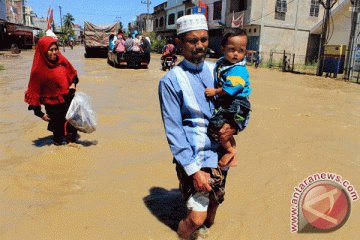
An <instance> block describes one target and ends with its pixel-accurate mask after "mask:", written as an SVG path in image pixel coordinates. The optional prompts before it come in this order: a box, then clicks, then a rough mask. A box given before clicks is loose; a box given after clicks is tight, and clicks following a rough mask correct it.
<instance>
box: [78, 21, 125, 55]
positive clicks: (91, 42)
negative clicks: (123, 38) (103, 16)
mask: <svg viewBox="0 0 360 240" xmlns="http://www.w3.org/2000/svg"><path fill="white" fill-rule="evenodd" d="M119 29H120V22H116V23H114V24H110V25H95V24H92V23H90V22H88V21H85V22H84V36H85V41H84V43H85V44H84V46H85V57H105V58H106V57H107V52H108V48H109V36H110V34H114V35H115V34H116V33H117V32H118V30H119Z"/></svg>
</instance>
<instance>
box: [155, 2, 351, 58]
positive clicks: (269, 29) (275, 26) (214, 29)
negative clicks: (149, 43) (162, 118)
mask: <svg viewBox="0 0 360 240" xmlns="http://www.w3.org/2000/svg"><path fill="white" fill-rule="evenodd" d="M201 2H202V3H205V4H206V5H207V12H206V14H205V16H206V17H207V20H208V23H209V35H210V45H211V46H212V47H213V48H218V46H216V45H219V44H218V43H219V42H220V39H221V37H222V35H223V33H224V31H225V30H226V29H228V28H231V23H232V20H233V19H237V18H239V17H241V16H242V18H243V24H242V26H241V28H243V29H245V30H246V32H247V33H248V35H249V50H252V51H259V52H260V54H261V55H262V59H263V61H267V60H268V59H270V57H271V58H273V60H274V61H277V60H280V59H282V58H283V55H284V52H285V54H286V55H287V56H289V57H294V56H295V57H294V59H295V63H301V64H304V63H305V62H306V61H314V60H316V59H317V55H318V52H319V49H318V46H319V44H320V35H321V29H322V26H323V17H324V12H325V9H324V7H323V6H322V5H321V4H320V1H318V0H308V1H302V0H202V1H201ZM201 2H200V1H198V0H184V1H180V0H168V1H167V2H164V3H162V4H160V5H158V6H156V7H155V8H154V13H153V18H154V32H155V33H157V34H159V35H161V36H162V37H164V36H165V37H167V36H169V35H171V36H172V35H175V34H176V19H177V18H179V17H181V16H183V15H186V14H193V13H194V12H193V9H194V8H193V7H194V6H199V5H200V4H201ZM334 3H335V5H334V6H333V8H332V9H331V19H332V21H331V24H332V25H331V29H332V32H330V34H329V37H328V42H327V44H336V45H347V44H348V41H349V35H350V26H351V13H350V12H349V7H350V6H351V0H338V1H335V2H334ZM165 16H166V17H165ZM217 50H218V49H217Z"/></svg>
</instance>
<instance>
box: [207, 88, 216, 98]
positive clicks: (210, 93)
mask: <svg viewBox="0 0 360 240" xmlns="http://www.w3.org/2000/svg"><path fill="white" fill-rule="evenodd" d="M205 96H207V97H215V96H216V89H215V88H206V89H205Z"/></svg>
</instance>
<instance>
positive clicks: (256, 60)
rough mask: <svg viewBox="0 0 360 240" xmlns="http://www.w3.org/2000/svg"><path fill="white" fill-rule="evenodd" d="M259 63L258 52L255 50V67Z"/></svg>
mask: <svg viewBox="0 0 360 240" xmlns="http://www.w3.org/2000/svg"><path fill="white" fill-rule="evenodd" d="M259 65H260V54H259V52H255V68H258V67H259Z"/></svg>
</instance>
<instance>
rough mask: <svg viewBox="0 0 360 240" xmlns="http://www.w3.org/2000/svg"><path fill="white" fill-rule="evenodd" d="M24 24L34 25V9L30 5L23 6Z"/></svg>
mask: <svg viewBox="0 0 360 240" xmlns="http://www.w3.org/2000/svg"><path fill="white" fill-rule="evenodd" d="M23 9H24V13H23V15H24V25H25V26H29V27H34V21H33V18H34V17H36V14H35V13H34V9H33V8H32V7H30V6H24V8H23Z"/></svg>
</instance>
